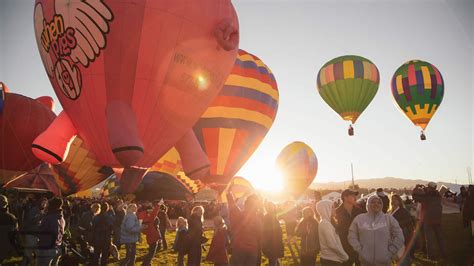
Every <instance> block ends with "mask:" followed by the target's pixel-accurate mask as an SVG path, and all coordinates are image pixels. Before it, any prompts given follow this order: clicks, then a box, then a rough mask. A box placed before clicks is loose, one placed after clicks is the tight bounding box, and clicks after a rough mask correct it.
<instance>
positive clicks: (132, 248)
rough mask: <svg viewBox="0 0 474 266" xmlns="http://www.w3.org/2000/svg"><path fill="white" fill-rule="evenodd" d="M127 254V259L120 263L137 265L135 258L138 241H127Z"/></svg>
mask: <svg viewBox="0 0 474 266" xmlns="http://www.w3.org/2000/svg"><path fill="white" fill-rule="evenodd" d="M125 250H126V252H127V253H126V255H125V259H124V260H123V261H122V262H121V263H120V265H130V266H132V265H135V259H136V256H137V243H126V244H125Z"/></svg>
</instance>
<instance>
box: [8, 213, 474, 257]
mask: <svg viewBox="0 0 474 266" xmlns="http://www.w3.org/2000/svg"><path fill="white" fill-rule="evenodd" d="M443 233H444V239H445V245H446V251H447V254H448V258H447V261H445V262H435V261H429V260H427V259H425V258H424V257H423V255H422V254H421V253H420V252H417V253H416V254H415V256H416V259H415V261H414V262H413V265H456V266H458V265H459V266H463V265H474V264H473V263H474V261H472V259H473V257H474V245H473V243H470V239H469V230H468V229H464V228H463V227H462V223H461V216H460V214H444V215H443ZM205 234H206V237H207V238H209V239H212V230H209V231H206V232H205ZM174 237H175V233H174V232H169V233H167V235H166V239H167V241H168V243H169V246H170V247H171V246H172V243H173V242H174ZM285 240H286V239H284V241H285ZM209 245H210V241H209V242H208V243H207V244H206V246H205V247H206V249H207V250H209ZM147 252H148V246H147V244H146V242H145V237H142V241H141V242H140V243H139V244H138V245H137V265H141V262H142V260H143V257H144V256H145V255H146V253H147ZM293 252H294V253H297V251H296V250H295V248H294V247H293ZM206 253H207V252H204V254H203V260H204V259H205V256H206ZM120 254H121V257H122V258H124V257H125V249H124V248H122V250H121V251H120ZM295 257H297V255H295ZM19 260H20V258H14V259H12V260H10V261H9V262H8V263H4V264H3V265H18V263H19ZM176 261H177V254H175V253H174V252H172V251H171V249H168V250H166V251H160V252H158V253H157V254H156V255H155V257H154V258H153V261H152V263H153V265H175V264H176ZM266 263H267V261H266V259H265V258H263V259H262V265H266ZM318 263H319V257H318ZM281 264H282V265H288V266H290V265H298V264H297V263H296V261H295V258H294V257H293V256H292V255H291V251H290V249H289V248H288V245H285V257H284V258H283V259H282V260H281ZM110 265H118V262H116V261H111V263H110ZM202 265H212V264H210V263H207V262H205V261H203V263H202Z"/></svg>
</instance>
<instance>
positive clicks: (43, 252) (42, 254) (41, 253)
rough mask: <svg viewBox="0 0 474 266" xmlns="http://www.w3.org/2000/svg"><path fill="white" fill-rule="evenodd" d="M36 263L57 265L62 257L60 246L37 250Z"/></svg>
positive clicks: (44, 265)
mask: <svg viewBox="0 0 474 266" xmlns="http://www.w3.org/2000/svg"><path fill="white" fill-rule="evenodd" d="M37 255H38V257H37V258H36V265H38V266H50V265H51V266H57V265H58V262H59V259H60V258H61V251H60V248H59V247H57V248H52V249H39V250H38V252H37Z"/></svg>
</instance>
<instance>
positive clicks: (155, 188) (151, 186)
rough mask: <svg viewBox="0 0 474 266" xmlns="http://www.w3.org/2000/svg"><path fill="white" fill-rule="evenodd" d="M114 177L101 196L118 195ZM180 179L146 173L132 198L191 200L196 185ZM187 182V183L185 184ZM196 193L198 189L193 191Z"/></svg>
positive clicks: (155, 173) (159, 173) (190, 181)
mask: <svg viewBox="0 0 474 266" xmlns="http://www.w3.org/2000/svg"><path fill="white" fill-rule="evenodd" d="M115 180H116V177H112V178H111V179H109V180H108V182H107V183H106V184H105V185H104V188H103V190H102V191H103V192H102V195H104V196H110V195H119V194H120V193H121V187H120V186H118V187H117V185H118V184H119V183H120V182H117V181H115ZM185 180H186V178H183V177H180V178H177V177H174V176H171V175H169V174H166V173H161V172H148V173H147V174H146V175H145V177H144V178H143V180H142V182H141V183H140V184H139V185H138V187H137V189H136V190H135V191H134V192H133V195H134V196H135V197H134V198H135V199H137V200H149V201H151V200H156V199H161V198H163V199H166V200H187V201H189V200H191V199H192V198H193V194H194V193H195V192H193V189H196V188H197V186H198V185H197V184H195V183H194V181H193V180H191V179H188V180H186V181H185ZM186 182H189V183H186ZM194 191H196V192H197V191H198V189H196V190H194Z"/></svg>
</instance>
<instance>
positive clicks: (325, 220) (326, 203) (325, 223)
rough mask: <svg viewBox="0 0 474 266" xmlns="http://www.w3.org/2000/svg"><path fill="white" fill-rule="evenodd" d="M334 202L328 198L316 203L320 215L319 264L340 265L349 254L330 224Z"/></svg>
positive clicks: (325, 265) (326, 265)
mask: <svg viewBox="0 0 474 266" xmlns="http://www.w3.org/2000/svg"><path fill="white" fill-rule="evenodd" d="M335 210H336V209H335V207H334V203H333V202H332V201H330V200H321V201H319V202H318V203H317V204H316V211H317V212H318V213H319V216H320V217H321V221H320V222H319V244H320V246H321V265H322V266H332V265H342V263H343V262H344V261H347V260H348V259H349V256H348V255H347V253H346V252H345V251H344V248H343V247H342V244H341V240H340V239H339V236H338V235H337V233H336V229H335V228H334V226H333V225H332V224H331V217H332V215H333V214H334V212H335Z"/></svg>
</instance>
